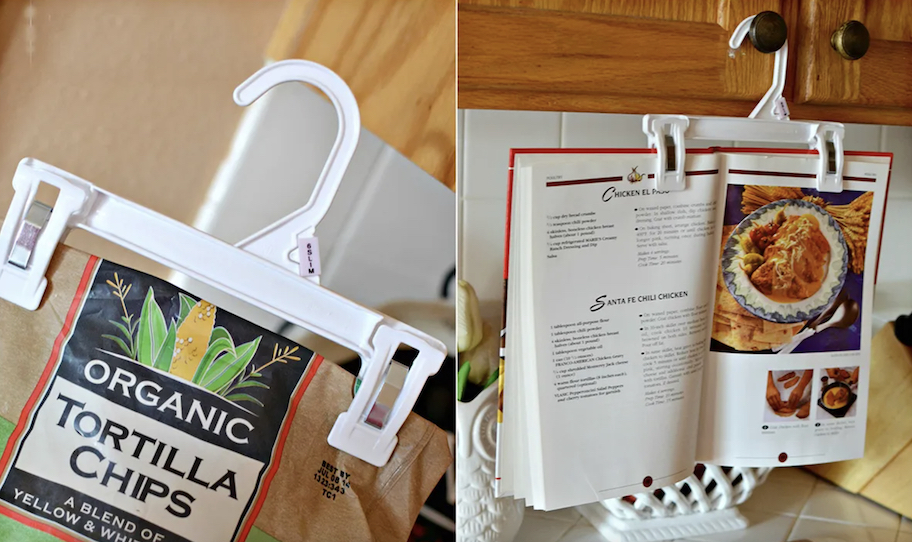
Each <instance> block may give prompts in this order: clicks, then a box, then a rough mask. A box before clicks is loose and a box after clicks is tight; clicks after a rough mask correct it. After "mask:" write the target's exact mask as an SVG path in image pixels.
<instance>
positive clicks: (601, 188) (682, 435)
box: [526, 154, 721, 509]
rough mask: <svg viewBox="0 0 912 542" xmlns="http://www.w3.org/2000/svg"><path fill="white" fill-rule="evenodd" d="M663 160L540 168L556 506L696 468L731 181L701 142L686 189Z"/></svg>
mask: <svg viewBox="0 0 912 542" xmlns="http://www.w3.org/2000/svg"><path fill="white" fill-rule="evenodd" d="M603 158H604V157H601V156H600V159H603ZM644 162H647V163H648V164H647V163H644ZM651 162H654V158H653V157H652V156H651V155H645V156H644V155H623V154H621V155H618V156H617V157H616V158H610V159H604V160H603V161H600V162H591V161H590V162H584V163H568V164H544V165H537V166H533V167H531V168H530V169H531V182H532V185H533V187H532V189H533V197H532V200H533V205H532V216H533V220H532V235H531V237H532V247H531V248H532V258H531V259H532V285H533V287H532V291H533V295H534V298H533V303H532V305H533V307H534V319H535V323H536V330H537V334H536V336H535V338H534V339H535V350H536V352H537V356H536V362H537V364H538V366H537V367H536V368H535V370H534V371H529V372H527V373H526V374H532V375H535V377H534V379H530V380H527V381H526V383H527V384H529V385H534V386H537V397H538V403H539V404H538V408H537V409H534V408H533V409H530V411H531V412H530V413H529V423H530V424H532V425H535V424H536V423H537V424H538V426H539V427H540V429H541V433H540V438H541V447H542V461H543V465H544V480H543V482H544V492H543V493H544V495H545V505H544V507H545V508H546V509H553V508H561V507H565V506H571V505H576V504H582V503H587V502H593V501H595V500H600V499H606V498H611V497H617V496H623V495H629V494H632V493H636V492H639V491H644V490H646V489H648V488H653V489H656V488H659V487H662V486H664V485H667V484H671V483H674V482H677V481H680V480H682V479H684V478H686V477H687V476H688V475H689V474H690V473H691V472H692V471H693V467H694V459H695V452H696V435H697V424H698V420H697V418H698V415H699V405H700V400H699V396H700V387H701V382H702V367H703V362H704V359H705V357H706V351H707V350H708V339H709V325H710V322H711V314H712V299H713V291H712V287H713V282H714V281H713V280H712V276H713V272H714V268H715V263H716V261H717V260H716V258H715V251H716V249H715V247H717V246H718V243H719V238H718V237H719V229H718V227H717V220H718V213H717V205H718V202H717V199H718V194H720V191H721V183H720V181H719V176H718V171H717V169H716V161H715V157H714V156H713V155H712V154H696V155H689V156H688V157H687V164H686V165H687V168H686V169H687V171H688V172H689V173H688V176H687V178H686V181H687V188H686V189H685V190H683V191H679V192H660V191H657V190H656V189H655V181H654V180H653V179H650V178H649V177H648V176H647V175H646V174H645V173H640V172H639V170H642V169H645V168H644V167H642V166H645V165H649V166H652V163H651Z"/></svg>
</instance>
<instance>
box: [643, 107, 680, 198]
mask: <svg viewBox="0 0 912 542" xmlns="http://www.w3.org/2000/svg"><path fill="white" fill-rule="evenodd" d="M689 124H690V121H689V119H688V118H687V117H686V116H684V115H645V116H644V117H643V132H645V133H646V138H647V142H648V144H649V146H650V147H652V148H654V149H655V150H656V169H655V180H656V190H658V191H660V192H669V191H679V190H684V188H685V182H684V155H685V152H686V149H685V146H684V132H686V131H687V127H688V125H689Z"/></svg>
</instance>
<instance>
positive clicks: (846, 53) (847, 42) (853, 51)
mask: <svg viewBox="0 0 912 542" xmlns="http://www.w3.org/2000/svg"><path fill="white" fill-rule="evenodd" d="M830 45H832V46H833V49H836V52H837V53H839V55H840V56H841V57H842V58H844V59H846V60H858V59H859V58H861V57H863V56H864V55H865V53H867V52H868V46H869V45H871V35H870V34H868V29H867V28H865V25H863V24H861V23H860V22H859V21H849V22H847V23H845V24H843V25H842V26H840V27H839V28H837V29H836V31H835V32H833V35H832V36H830Z"/></svg>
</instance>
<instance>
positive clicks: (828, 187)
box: [814, 123, 845, 193]
mask: <svg viewBox="0 0 912 542" xmlns="http://www.w3.org/2000/svg"><path fill="white" fill-rule="evenodd" d="M844 137H845V128H844V127H843V126H842V125H841V124H829V123H822V124H820V127H819V128H818V129H817V137H815V138H814V148H815V149H817V154H818V156H819V158H820V162H819V163H818V165H817V191H818V192H837V193H838V192H842V172H843V169H844V166H845V149H844V148H843V138H844Z"/></svg>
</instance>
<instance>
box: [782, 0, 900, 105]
mask: <svg viewBox="0 0 912 542" xmlns="http://www.w3.org/2000/svg"><path fill="white" fill-rule="evenodd" d="M851 20H857V21H861V22H862V23H864V25H865V27H866V28H867V29H868V32H869V34H870V35H871V45H870V47H869V48H868V52H867V53H866V54H865V55H864V56H863V57H862V58H860V59H859V60H846V59H844V58H842V57H841V56H840V55H839V53H837V52H836V51H835V50H834V49H833V48H832V47H831V46H830V36H831V35H832V34H833V32H834V31H835V30H836V29H837V28H839V27H840V26H841V25H842V24H843V23H845V22H848V21H851ZM797 30H798V32H797V35H798V51H797V52H798V55H797V56H798V66H797V76H798V80H797V84H796V91H795V98H796V101H797V103H808V104H819V105H857V106H864V107H869V108H905V111H903V110H902V109H899V110H897V111H895V115H903V116H904V117H905V118H910V117H909V110H910V109H912V0H868V1H864V0H803V1H802V2H801V5H800V8H799V16H798V28H797ZM887 121H888V120H887ZM888 122H889V121H888Z"/></svg>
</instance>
